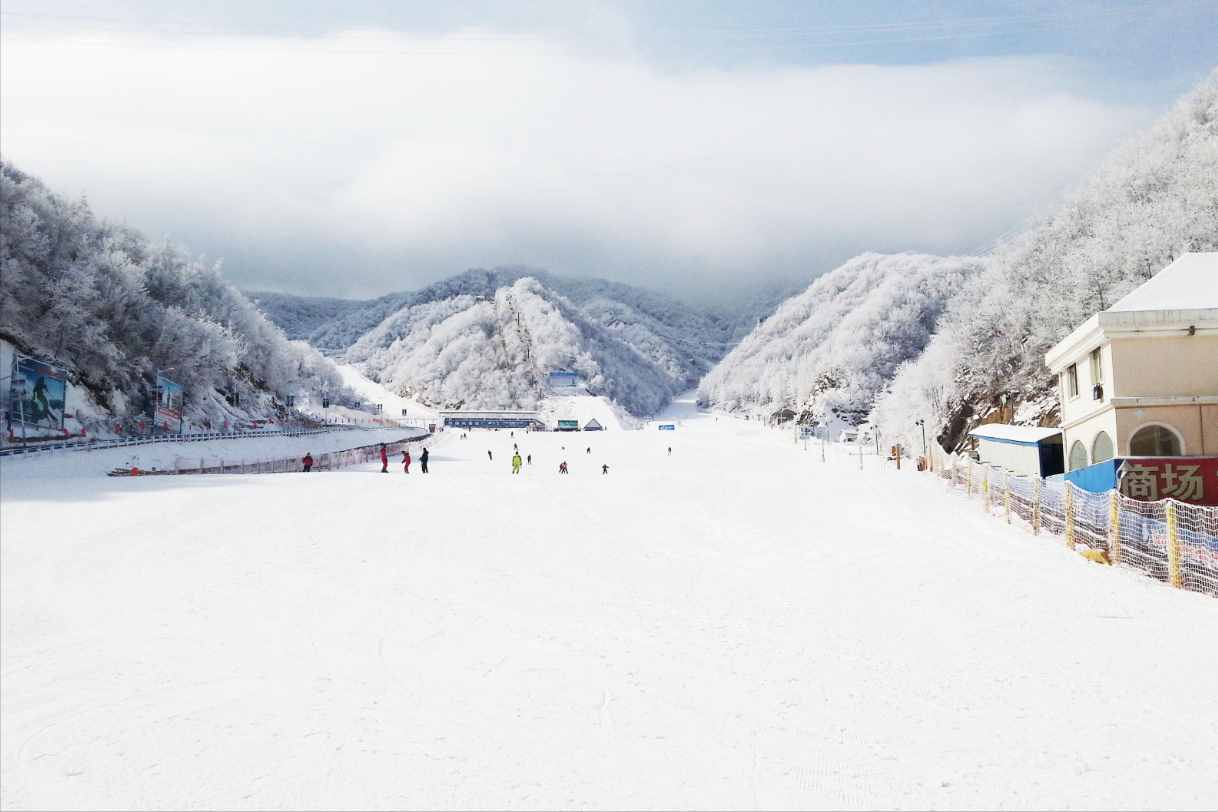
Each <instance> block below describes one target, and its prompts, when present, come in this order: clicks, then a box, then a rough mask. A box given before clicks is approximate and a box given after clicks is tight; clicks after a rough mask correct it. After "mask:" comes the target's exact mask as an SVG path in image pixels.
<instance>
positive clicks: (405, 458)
mask: <svg viewBox="0 0 1218 812" xmlns="http://www.w3.org/2000/svg"><path fill="white" fill-rule="evenodd" d="M402 470H404V471H405V472H406V473H408V474H409V473H410V452H409V451H407V450H405V449H403V450H402Z"/></svg>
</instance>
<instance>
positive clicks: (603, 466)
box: [601, 464, 609, 476]
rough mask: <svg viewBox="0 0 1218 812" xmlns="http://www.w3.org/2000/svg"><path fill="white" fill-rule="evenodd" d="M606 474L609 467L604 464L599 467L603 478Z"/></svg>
mask: <svg viewBox="0 0 1218 812" xmlns="http://www.w3.org/2000/svg"><path fill="white" fill-rule="evenodd" d="M607 473H609V466H608V465H607V464H606V465H602V466H601V475H602V476H604V475H605V474H607Z"/></svg>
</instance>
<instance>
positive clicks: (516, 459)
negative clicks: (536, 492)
mask: <svg viewBox="0 0 1218 812" xmlns="http://www.w3.org/2000/svg"><path fill="white" fill-rule="evenodd" d="M523 464H524V460H522V459H520V452H519V451H517V452H516V453H515V454H513V455H512V473H513V474H519V473H520V466H521V465H523Z"/></svg>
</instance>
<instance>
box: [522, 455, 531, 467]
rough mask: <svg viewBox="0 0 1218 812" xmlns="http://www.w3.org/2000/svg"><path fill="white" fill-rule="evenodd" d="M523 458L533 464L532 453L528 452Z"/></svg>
mask: <svg viewBox="0 0 1218 812" xmlns="http://www.w3.org/2000/svg"><path fill="white" fill-rule="evenodd" d="M524 459H525V462H527V463H528V464H529V465H532V464H533V455H532V454H530V455H529V456H527V457H525V458H524Z"/></svg>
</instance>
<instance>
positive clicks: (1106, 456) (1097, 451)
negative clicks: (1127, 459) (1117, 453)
mask: <svg viewBox="0 0 1218 812" xmlns="http://www.w3.org/2000/svg"><path fill="white" fill-rule="evenodd" d="M1113 456H1114V455H1113V452H1112V438H1111V437H1109V436H1108V432H1106V431H1101V432H1100V433H1099V434H1097V435H1095V441H1094V442H1093V443H1091V462H1092V464H1094V463H1097V462H1105V461H1107V460H1110V459H1112V458H1113Z"/></svg>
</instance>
